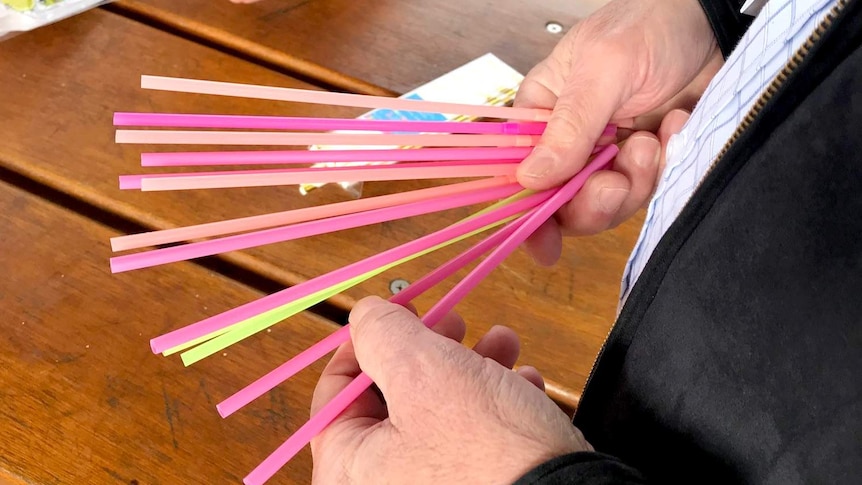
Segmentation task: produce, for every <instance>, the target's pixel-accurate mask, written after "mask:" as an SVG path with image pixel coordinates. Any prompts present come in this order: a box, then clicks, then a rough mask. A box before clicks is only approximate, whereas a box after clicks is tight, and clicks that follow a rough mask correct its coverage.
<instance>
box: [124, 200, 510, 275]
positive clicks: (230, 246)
mask: <svg viewBox="0 0 862 485" xmlns="http://www.w3.org/2000/svg"><path fill="white" fill-rule="evenodd" d="M520 190H522V188H521V186H520V185H518V184H508V185H503V186H501V187H490V188H487V189H481V190H477V191H475V192H468V193H464V194H457V195H446V196H442V197H441V196H438V197H434V198H432V199H428V200H425V201H420V202H413V203H410V204H403V205H397V206H393V207H384V208H382V209H374V210H370V211H366V212H359V213H356V214H346V215H343V216H335V217H329V218H326V219H320V220H316V221H308V222H301V223H299V224H293V225H290V226H286V227H277V228H273V229H265V230H262V231H255V232H251V233H248V234H237V235H235V236H227V237H223V238H219V239H212V240H209V241H201V242H196V243H190V244H184V245H182V246H174V247H170V248H164V249H154V250H151V251H145V252H142V253H136V254H129V255H126V256H117V257H113V258H111V272H113V273H120V272H123V271H131V270H135V269H141V268H149V267H152V266H157V265H161V264H168V263H176V262H178V261H185V260H187V259H194V258H202V257H205V256H212V255H214V254H219V253H226V252H230V251H239V250H242V249H248V248H253V247H257V246H264V245H267V244H273V243H277V242H284V241H292V240H294V239H300V238H304V237H310V236H317V235H320V234H326V233H329V232H336V231H343V230H346V229H353V228H356V227H362V226H368V225H371V224H378V223H381V222H386V221H394V220H397V219H406V218H408V217H415V216H418V215H422V214H430V213H432V212H440V211H444V210H449V209H454V208H457V207H464V206H468V205H474V204H480V203H482V202H488V201H491V200H499V199H504V198H506V197H509V196H510V195H514V194H516V193H517V192H519V191H520Z"/></svg>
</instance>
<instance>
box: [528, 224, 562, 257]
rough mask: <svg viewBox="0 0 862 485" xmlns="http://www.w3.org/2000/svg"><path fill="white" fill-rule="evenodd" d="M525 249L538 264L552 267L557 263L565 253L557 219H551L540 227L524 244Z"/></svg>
mask: <svg viewBox="0 0 862 485" xmlns="http://www.w3.org/2000/svg"><path fill="white" fill-rule="evenodd" d="M524 249H525V250H526V251H527V253H528V254H529V255H530V256H532V258H533V261H535V262H536V263H537V264H540V265H542V266H552V265H553V264H554V263H556V262H557V260H559V259H560V255H561V254H562V253H563V236H562V233H561V232H560V225H559V224H557V221H556V219H554V218H550V219H548V220H547V221H545V222H544V223H543V224H542V225H541V226H539V228H538V229H536V231H535V232H533V234H531V235H530V237H529V239H527V240H526V241H525V242H524Z"/></svg>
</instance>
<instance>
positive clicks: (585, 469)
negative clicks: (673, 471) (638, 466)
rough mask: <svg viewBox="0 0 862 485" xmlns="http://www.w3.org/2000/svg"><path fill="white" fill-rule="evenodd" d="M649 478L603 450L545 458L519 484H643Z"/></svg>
mask: <svg viewBox="0 0 862 485" xmlns="http://www.w3.org/2000/svg"><path fill="white" fill-rule="evenodd" d="M645 483H646V480H644V478H643V477H642V476H641V474H640V473H638V471H637V470H635V469H634V468H632V467H630V466H628V465H626V464H624V463H623V462H621V461H619V460H617V459H616V458H614V457H612V456H609V455H605V454H602V453H588V452H579V453H571V454H568V455H563V456H560V457H558V458H554V459H553V460H551V461H548V462H545V463H543V464H541V465H539V466H538V467H536V468H534V469H533V470H531V471H530V472H529V473H527V474H526V475H524V476H523V477H521V479H520V480H518V481H517V482H515V485H604V484H615V485H616V484H619V485H642V484H645Z"/></svg>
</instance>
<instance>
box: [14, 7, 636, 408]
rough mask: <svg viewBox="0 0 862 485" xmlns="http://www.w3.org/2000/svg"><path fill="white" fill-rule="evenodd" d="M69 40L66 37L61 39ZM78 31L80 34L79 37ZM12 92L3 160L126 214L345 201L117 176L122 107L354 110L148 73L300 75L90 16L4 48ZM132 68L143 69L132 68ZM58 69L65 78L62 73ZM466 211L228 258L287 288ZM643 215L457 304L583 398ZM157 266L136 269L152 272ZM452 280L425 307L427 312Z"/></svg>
mask: <svg viewBox="0 0 862 485" xmlns="http://www.w3.org/2000/svg"><path fill="white" fill-rule="evenodd" d="M58 39H62V40H63V41H60V40H58ZM71 39H75V41H74V42H71V41H70V40H71ZM0 64H2V65H3V66H4V69H3V70H2V71H0V87H2V89H3V90H4V91H5V90H7V89H8V92H13V93H15V96H14V97H13V98H12V99H11V101H10V102H7V103H3V104H0V130H2V132H3V133H4V134H5V137H6V138H7V140H8V141H7V142H6V143H4V144H3V145H2V146H0V163H2V164H3V166H5V167H7V168H8V169H10V170H13V171H16V172H18V173H21V174H24V175H25V176H27V177H29V178H32V179H34V180H38V181H40V182H41V183H44V184H46V185H49V186H52V187H55V188H57V189H59V190H62V191H64V192H67V193H70V194H73V195H74V196H76V197H78V198H80V199H82V200H85V201H87V202H88V203H91V204H93V205H96V206H98V207H100V208H102V209H105V210H108V211H111V212H113V213H116V214H120V215H122V216H123V217H126V218H128V219H131V220H133V221H135V222H138V223H140V224H142V225H145V226H147V227H153V228H165V227H173V226H176V225H187V224H192V223H199V222H206V221H210V220H220V219H224V218H227V217H236V216H243V215H251V214H260V213H268V212H274V211H277V210H284V209H285V208H289V207H302V206H308V205H315V204H320V203H325V202H331V201H335V200H345V199H346V196H345V195H344V194H342V193H340V192H339V191H338V190H336V189H331V190H330V189H323V190H319V191H315V192H312V194H311V195H310V196H308V197H302V196H299V195H298V194H297V192H296V189H295V187H284V188H262V189H248V190H245V189H233V190H220V191H187V192H181V193H135V192H121V191H119V190H118V189H117V188H116V178H115V177H116V175H118V174H120V173H134V172H138V171H139V169H138V168H136V167H135V165H136V160H137V153H139V152H140V151H141V150H145V149H146V147H130V146H117V145H114V144H113V142H112V133H113V131H112V129H111V127H110V126H109V123H110V122H109V120H110V117H111V112H112V111H113V110H129V111H135V110H143V111H148V110H168V111H170V110H174V111H187V112H200V111H203V112H216V113H218V112H223V113H228V112H234V113H249V112H251V113H253V112H260V113H275V112H281V113H284V114H292V115H300V116H302V115H322V116H337V115H342V116H344V115H351V113H355V112H354V111H351V110H344V109H335V108H329V107H312V106H304V105H295V104H277V103H265V102H258V101H249V100H236V99H230V98H218V97H205V96H190V95H177V94H171V93H158V92H142V91H139V90H137V89H136V88H135V86H137V82H138V81H137V77H138V75H139V74H140V73H157V74H169V75H181V76H189V77H201V78H207V77H209V78H211V77H219V76H220V75H224V76H229V77H231V78H232V79H235V80H237V81H240V82H256V83H263V84H281V85H286V86H302V84H301V83H299V82H298V81H296V80H292V79H289V78H286V77H284V76H278V75H276V74H274V73H272V72H270V71H267V70H264V69H261V68H259V67H256V66H253V65H251V64H248V63H245V62H242V61H238V60H236V59H233V58H231V57H229V56H226V55H224V54H221V53H218V52H215V51H213V50H210V49H206V48H202V47H200V46H197V45H194V44H192V43H190V42H187V41H184V40H181V39H178V38H176V37H172V36H170V35H166V34H163V33H160V32H157V31H154V30H152V29H150V28H148V27H146V26H142V25H140V24H137V23H134V22H130V21H128V20H125V19H123V18H120V17H117V16H114V15H111V14H108V13H105V12H100V11H96V12H91V13H88V14H85V15H82V16H80V17H76V18H74V19H71V20H69V21H66V22H63V23H60V24H57V25H54V26H51V27H48V28H46V29H42V30H39V31H36V32H33V33H30V34H28V35H25V36H20V37H18V38H15V39H12V40H10V41H8V42H4V43H3V44H0ZM130 66H131V67H130ZM58 73H65V76H62V77H58ZM419 186H427V183H407V182H405V183H397V184H392V183H381V184H367V185H366V191H365V192H366V195H375V194H379V193H383V192H393V191H399V190H405V189H408V188H416V187H419ZM468 213H469V211H468V210H467V209H464V210H454V211H449V212H446V213H442V214H436V215H428V216H423V217H418V218H414V219H411V220H406V221H395V222H391V223H385V224H379V225H376V226H373V227H367V228H361V229H354V230H350V231H345V232H343V233H339V234H332V235H326V236H321V237H316V238H312V239H310V240H300V241H292V242H288V243H281V244H275V245H271V246H267V247H264V248H258V249H254V250H250V251H247V252H243V253H236V254H230V255H227V256H226V257H225V259H226V260H228V261H230V262H232V263H234V264H237V265H239V266H242V267H244V268H247V269H250V270H252V271H255V272H257V273H259V274H262V275H265V276H267V277H270V278H273V279H275V280H276V281H279V282H281V283H283V284H285V285H290V284H295V283H297V282H299V281H303V280H305V279H307V278H310V277H314V276H317V275H319V274H322V273H324V272H327V271H330V270H332V269H336V268H338V267H341V266H344V265H346V264H349V263H352V262H354V261H357V260H359V259H361V258H363V257H366V256H369V255H372V254H375V253H377V252H379V251H380V250H383V249H386V248H389V247H392V246H395V245H396V244H400V243H403V242H406V241H409V240H411V239H414V238H416V237H419V236H421V235H424V234H426V233H428V232H429V231H431V230H434V229H437V228H441V227H443V226H445V225H446V224H449V223H451V222H454V221H455V220H458V219H459V218H461V217H464V216H466V215H467V214H468ZM637 228H638V225H637V222H636V221H635V222H632V223H629V224H627V225H625V226H623V227H621V228H620V229H618V230H616V231H612V232H609V233H606V234H603V235H601V236H599V237H595V238H586V239H577V240H569V241H567V243H566V250H565V256H564V259H563V260H562V261H561V263H560V264H559V265H557V266H556V267H555V268H553V269H546V268H539V267H536V266H535V265H533V264H532V263H531V262H530V261H529V260H528V258H527V257H526V256H525V255H524V254H516V255H515V256H513V257H512V258H510V259H509V260H508V261H507V262H506V264H505V265H504V266H503V267H502V268H501V269H500V270H498V271H497V272H495V273H494V274H492V276H491V277H489V278H488V279H487V280H486V281H485V282H484V283H483V284H482V285H481V286H480V287H479V288H478V289H477V290H476V291H475V292H474V293H473V294H472V295H471V296H470V297H468V299H467V300H466V301H465V302H463V303H462V304H461V305H459V307H458V310H459V311H460V312H461V313H462V314H463V315H464V316H465V318H466V319H467V320H468V322H469V323H470V325H471V330H470V333H469V335H468V339H467V340H468V342H473V341H475V340H476V339H477V338H478V337H479V336H480V335H481V334H483V333H484V332H485V331H486V330H487V329H488V328H489V327H490V326H492V325H494V324H506V325H509V326H511V327H513V328H515V329H516V330H517V331H518V333H520V334H521V335H522V336H523V337H524V339H525V342H524V346H523V352H522V356H523V358H522V361H521V363H522V364H530V365H534V366H536V367H538V368H539V369H540V370H541V371H542V372H543V373H545V375H546V376H547V377H549V378H550V379H552V380H554V381H556V382H558V383H560V384H561V387H562V389H560V390H561V392H569V393H577V391H579V390H580V388H581V387H582V386H583V382H584V380H585V378H586V375H587V373H588V372H589V369H590V367H591V365H592V362H593V359H594V357H595V354H596V352H597V351H598V348H599V346H600V345H601V343H602V341H603V340H604V338H605V336H606V333H607V329H608V328H609V326H610V323H611V321H612V319H613V316H614V313H615V308H616V294H617V291H618V287H619V285H618V281H619V274H620V272H621V269H622V265H623V263H624V260H625V258H626V256H627V253H628V250H629V248H630V246H631V244H632V242H633V241H634V239H635V237H636V234H637ZM463 248H464V246H463V245H461V246H459V247H458V248H452V249H448V250H443V251H441V252H440V253H439V254H434V255H430V256H428V257H426V258H423V259H421V260H419V261H416V262H414V263H411V264H409V265H405V266H404V267H403V268H398V269H396V270H393V271H391V272H389V273H387V274H386V275H384V276H383V277H380V278H378V279H376V280H374V281H372V282H370V283H368V284H365V285H362V286H360V287H358V288H355V289H353V290H350V291H348V292H346V293H345V294H344V295H343V296H340V297H338V298H335V299H333V301H334V302H335V303H336V304H338V305H341V306H342V307H344V308H349V307H350V305H351V303H352V301H353V300H354V299H355V298H358V297H361V296H365V295H368V294H379V295H385V294H387V293H388V282H389V280H390V279H393V278H395V277H401V278H404V279H407V280H408V281H413V280H415V279H416V278H418V277H419V276H421V275H422V274H424V273H425V272H427V271H428V270H429V269H431V268H433V267H436V266H437V265H439V264H440V263H441V262H443V261H445V260H446V259H448V258H449V257H451V256H453V255H454V254H455V253H456V252H457V251H459V250H462V249H463ZM148 271H150V270H144V271H142V272H139V273H136V275H134V276H137V277H141V278H144V277H146V275H147V273H148ZM445 290H446V287H445V286H444V287H441V288H437V289H435V290H433V291H431V292H430V293H429V297H427V298H425V299H423V300H422V301H421V302H420V304H419V307H420V308H427V306H428V305H429V304H430V302H431V301H433V300H436V299H438V298H439V297H440V296H441V295H442V294H443V292H444V291H445Z"/></svg>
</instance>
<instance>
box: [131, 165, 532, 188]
mask: <svg viewBox="0 0 862 485" xmlns="http://www.w3.org/2000/svg"><path fill="white" fill-rule="evenodd" d="M516 169H517V163H514V162H506V163H483V164H469V165H467V164H462V163H457V162H416V163H402V164H397V165H374V166H369V167H361V168H354V167H326V168H293V169H291V168H287V169H271V170H234V171H224V172H205V173H173V174H153V175H130V176H127V175H124V176H121V177H120V188H121V189H134V188H140V189H141V190H143V191H160V190H193V189H223V188H238V187H270V186H275V185H293V184H303V183H338V182H360V181H362V182H380V181H387V180H429V179H446V178H471V177H498V176H514V175H515V171H516Z"/></svg>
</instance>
